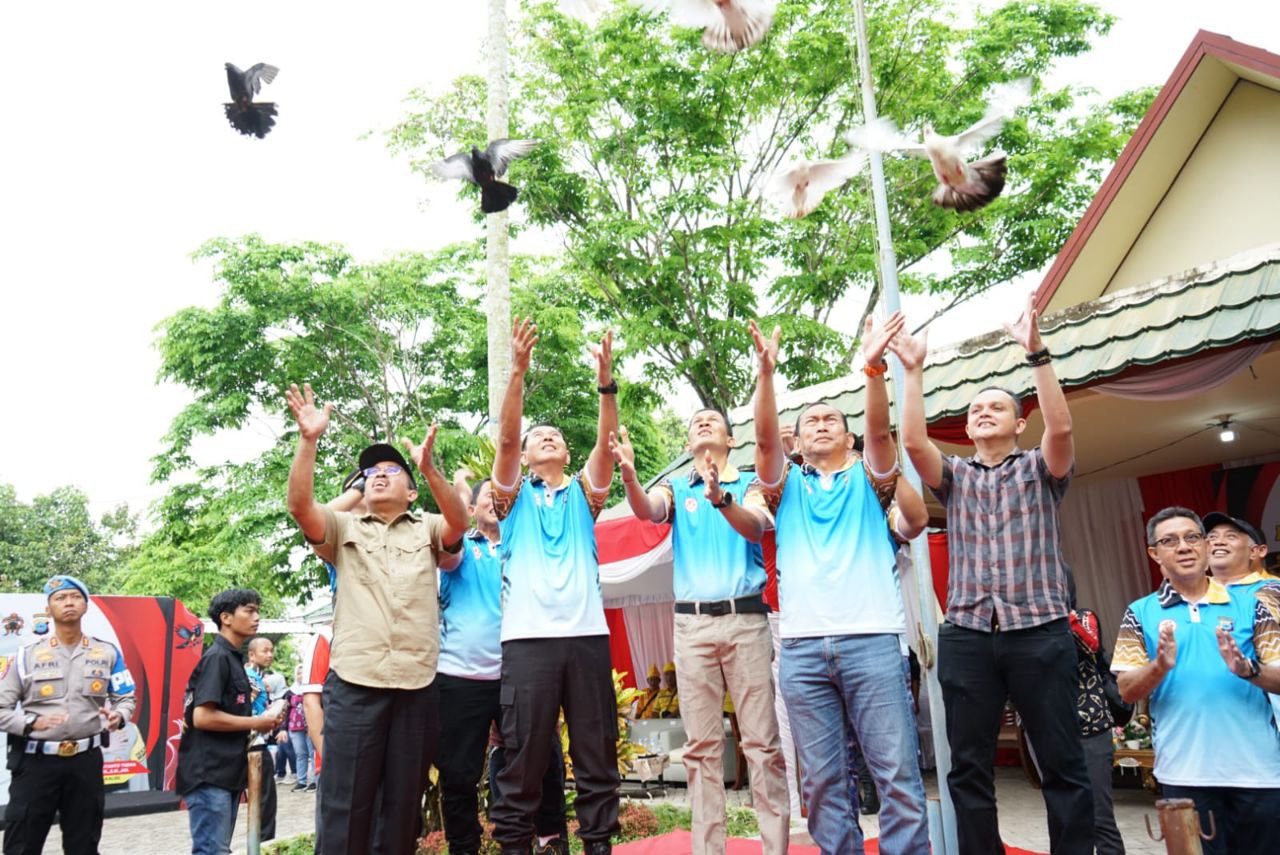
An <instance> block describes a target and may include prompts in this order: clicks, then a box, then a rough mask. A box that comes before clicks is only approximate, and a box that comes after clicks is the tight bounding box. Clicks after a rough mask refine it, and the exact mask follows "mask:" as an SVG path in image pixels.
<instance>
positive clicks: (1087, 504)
mask: <svg viewBox="0 0 1280 855" xmlns="http://www.w3.org/2000/svg"><path fill="white" fill-rule="evenodd" d="M1059 519H1060V520H1061V524H1062V544H1063V550H1062V551H1063V553H1064V555H1065V556H1066V559H1067V563H1069V564H1070V565H1071V570H1072V573H1073V574H1074V576H1075V580H1076V602H1077V604H1078V605H1080V606H1081V607H1082V608H1090V609H1093V610H1094V611H1095V612H1097V613H1098V621H1099V623H1100V625H1101V628H1102V639H1103V642H1104V644H1105V645H1106V647H1107V651H1108V653H1113V652H1114V650H1115V643H1116V632H1117V631H1118V630H1119V628H1120V620H1121V618H1123V617H1124V611H1125V609H1126V608H1127V607H1128V606H1129V603H1131V602H1133V601H1134V600H1136V599H1138V598H1139V597H1145V596H1146V595H1147V594H1149V593H1151V576H1150V575H1149V574H1148V571H1147V543H1146V536H1145V528H1144V525H1145V524H1144V521H1143V517H1142V493H1141V492H1140V491H1139V490H1138V481H1137V479H1136V478H1123V479H1120V480H1116V481H1107V482H1104V483H1102V484H1095V485H1090V486H1088V487H1075V486H1073V487H1072V488H1071V489H1070V490H1068V491H1067V496H1066V498H1065V499H1064V500H1063V502H1062V508H1061V511H1060V514H1059Z"/></svg>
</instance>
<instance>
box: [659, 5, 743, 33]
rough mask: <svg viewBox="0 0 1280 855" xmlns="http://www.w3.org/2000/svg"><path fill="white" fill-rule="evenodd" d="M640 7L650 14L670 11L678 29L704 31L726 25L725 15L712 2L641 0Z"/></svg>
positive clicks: (672, 20)
mask: <svg viewBox="0 0 1280 855" xmlns="http://www.w3.org/2000/svg"><path fill="white" fill-rule="evenodd" d="M640 5H641V6H643V7H645V8H647V9H648V10H649V11H650V12H656V11H659V10H660V9H664V8H665V9H668V10H669V11H670V13H671V23H672V24H674V25H675V26H677V27H693V28H695V29H699V30H702V29H706V28H707V27H714V26H718V25H722V24H724V15H722V14H720V7H718V6H716V4H715V3H713V2H712V0H667V1H666V2H663V0H641V3H640Z"/></svg>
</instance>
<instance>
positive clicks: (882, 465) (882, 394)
mask: <svg viewBox="0 0 1280 855" xmlns="http://www.w3.org/2000/svg"><path fill="white" fill-rule="evenodd" d="M903 323H904V319H903V317H902V312H894V313H893V314H892V315H890V316H889V318H888V320H886V321H885V322H884V323H883V324H880V325H876V324H875V322H874V321H873V320H872V318H871V316H870V315H868V316H867V324H866V327H865V328H864V329H863V332H862V356H863V358H864V359H866V362H867V367H866V375H867V385H866V407H867V416H866V419H867V421H866V437H865V438H864V440H863V446H862V453H863V456H864V457H866V460H867V466H868V467H869V468H870V469H871V472H872V473H873V474H876V475H888V474H889V473H890V472H893V471H894V468H895V467H896V466H897V465H898V449H897V446H896V444H895V443H894V441H893V434H892V433H890V432H889V392H888V390H887V389H886V388H885V382H884V373H885V364H884V351H885V348H886V347H887V346H888V345H889V340H890V339H892V338H893V337H894V336H895V335H897V334H898V333H899V332H900V331H901V330H902V325H903Z"/></svg>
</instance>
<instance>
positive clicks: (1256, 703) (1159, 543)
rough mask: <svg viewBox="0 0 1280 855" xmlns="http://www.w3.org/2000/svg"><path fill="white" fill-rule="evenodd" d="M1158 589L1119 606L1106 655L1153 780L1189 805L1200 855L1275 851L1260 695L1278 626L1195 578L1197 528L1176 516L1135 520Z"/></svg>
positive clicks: (1271, 771) (1263, 612) (1279, 836)
mask: <svg viewBox="0 0 1280 855" xmlns="http://www.w3.org/2000/svg"><path fill="white" fill-rule="evenodd" d="M1147 544H1148V547H1147V553H1148V554H1149V555H1150V556H1151V557H1152V558H1153V559H1154V560H1155V561H1156V562H1157V563H1158V564H1159V565H1160V572H1161V573H1162V574H1163V575H1164V581H1163V582H1161V583H1160V588H1159V589H1158V590H1157V591H1156V592H1155V593H1154V594H1149V595H1147V596H1146V597H1143V598H1142V599H1140V600H1137V601H1135V602H1133V603H1132V604H1130V606H1129V609H1128V610H1127V611H1126V612H1125V615H1124V619H1123V620H1122V621H1121V623H1120V634H1119V637H1118V638H1117V640H1116V652H1115V658H1114V659H1113V660H1112V662H1111V670H1112V671H1114V672H1116V674H1117V675H1118V676H1117V683H1118V684H1119V686H1120V694H1121V695H1122V696H1123V697H1124V699H1125V700H1126V701H1130V702H1134V701H1138V700H1140V699H1142V698H1146V697H1150V698H1151V717H1152V720H1153V721H1154V722H1155V731H1154V734H1153V737H1152V738H1153V742H1154V747H1155V754H1156V765H1155V776H1156V778H1157V779H1158V780H1159V781H1160V784H1161V787H1162V788H1163V790H1164V795H1165V796H1166V797H1167V798H1189V799H1192V800H1193V801H1194V802H1195V804H1196V809H1197V810H1199V811H1200V814H1201V816H1200V824H1201V827H1202V828H1204V829H1206V830H1208V829H1209V827H1210V826H1209V817H1208V814H1209V813H1210V812H1212V813H1213V817H1214V825H1215V826H1216V828H1217V834H1216V835H1215V836H1214V837H1213V838H1212V839H1210V840H1206V841H1204V844H1203V845H1204V851H1205V852H1206V853H1227V852H1230V853H1239V852H1258V853H1261V852H1280V823H1277V821H1276V817H1277V816H1280V733H1277V732H1276V729H1275V727H1274V726H1273V724H1272V721H1271V706H1270V704H1269V702H1268V700H1267V692H1275V691H1278V690H1280V624H1277V621H1276V619H1275V617H1274V615H1272V613H1271V611H1270V610H1269V609H1267V608H1266V606H1265V605H1264V604H1263V603H1262V602H1260V601H1259V600H1258V599H1257V598H1256V597H1245V596H1233V595H1231V594H1228V593H1227V589H1225V588H1224V587H1222V585H1220V584H1219V583H1218V582H1217V581H1215V580H1213V579H1210V578H1209V577H1208V576H1206V575H1205V571H1206V569H1207V567H1208V563H1209V562H1208V554H1207V553H1208V547H1207V545H1206V540H1205V534H1204V525H1203V523H1202V522H1201V520H1200V518H1199V517H1198V516H1196V514H1195V513H1193V512H1192V511H1189V510H1187V509H1186V508H1179V507H1172V508H1165V509H1164V510H1162V511H1160V512H1159V513H1157V514H1156V515H1155V516H1153V517H1152V518H1151V520H1150V521H1149V522H1148V523H1147Z"/></svg>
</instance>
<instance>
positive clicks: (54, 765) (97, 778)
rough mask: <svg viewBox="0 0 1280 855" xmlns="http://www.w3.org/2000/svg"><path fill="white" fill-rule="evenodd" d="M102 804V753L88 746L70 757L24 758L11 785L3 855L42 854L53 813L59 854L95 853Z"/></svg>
mask: <svg viewBox="0 0 1280 855" xmlns="http://www.w3.org/2000/svg"><path fill="white" fill-rule="evenodd" d="M9 738H10V739H21V737H15V736H12V735H10V736H9ZM103 802H104V793H103V787H102V749H100V748H90V749H89V750H88V751H85V752H82V753H80V754H77V755H75V756H74V757H58V756H57V755H53V754H24V755H23V756H22V765H21V766H19V767H18V768H17V769H15V770H14V772H13V779H12V780H11V781H10V782H9V804H8V805H6V806H5V810H4V823H5V825H4V855H40V853H41V852H42V851H43V850H44V841H45V838H46V837H48V836H49V829H50V828H51V827H52V826H53V815H54V813H55V812H56V813H57V814H58V827H59V828H60V829H62V851H63V852H65V853H67V855H97V852H98V839H99V838H101V837H102V807H103Z"/></svg>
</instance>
